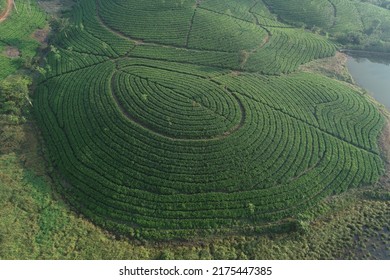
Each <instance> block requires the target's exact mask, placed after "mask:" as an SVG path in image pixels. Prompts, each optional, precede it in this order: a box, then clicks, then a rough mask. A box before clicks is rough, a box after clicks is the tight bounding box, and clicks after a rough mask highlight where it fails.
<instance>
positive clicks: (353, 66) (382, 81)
mask: <svg viewBox="0 0 390 280" xmlns="http://www.w3.org/2000/svg"><path fill="white" fill-rule="evenodd" d="M347 54H348V55H349V58H348V61H347V67H348V70H349V72H350V73H351V75H352V77H353V79H354V80H355V82H356V83H357V84H358V85H359V86H361V87H363V88H365V89H366V90H367V91H368V92H370V94H371V95H372V96H373V97H374V98H375V99H376V100H377V101H379V102H380V103H382V104H383V105H385V106H386V108H387V109H388V110H390V55H375V54H369V53H363V52H362V53H357V52H356V53H355V52H351V53H349V52H348V53H347Z"/></svg>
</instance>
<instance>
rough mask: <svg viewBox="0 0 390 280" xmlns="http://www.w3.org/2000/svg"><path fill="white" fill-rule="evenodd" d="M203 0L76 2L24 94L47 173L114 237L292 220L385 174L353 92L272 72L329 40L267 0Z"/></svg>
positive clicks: (379, 123)
mask: <svg viewBox="0 0 390 280" xmlns="http://www.w3.org/2000/svg"><path fill="white" fill-rule="evenodd" d="M211 2H212V1H202V2H196V1H175V0H171V1H161V2H158V3H156V2H155V1H142V2H140V1H119V0H115V1H108V0H107V1H106V0H99V1H94V0H87V1H82V2H79V3H77V4H76V5H75V7H74V11H72V13H71V17H70V19H69V21H63V22H62V23H61V22H60V23H58V24H57V25H55V28H56V30H57V33H58V34H57V36H56V37H55V40H54V41H53V42H54V45H52V46H51V47H50V53H49V55H48V57H47V65H46V68H45V70H44V71H42V74H43V75H42V77H41V79H40V82H39V85H38V87H37V90H36V98H35V100H34V108H35V112H36V113H37V119H38V122H39V124H40V126H41V128H42V131H43V136H44V139H45V142H46V145H47V147H48V150H49V155H50V161H51V162H52V164H53V166H54V167H55V168H56V170H58V171H59V173H55V174H54V175H53V176H54V178H56V180H57V181H59V182H60V184H61V187H60V193H61V194H62V195H64V197H65V198H66V200H67V201H68V202H69V204H70V205H72V207H74V208H75V209H77V210H78V211H80V212H81V213H82V214H83V215H85V216H86V217H88V218H89V219H91V220H92V221H93V222H95V223H96V224H98V225H100V226H103V227H104V228H106V229H109V230H112V231H114V232H115V233H119V234H123V235H125V236H128V237H135V238H155V239H176V238H181V239H188V238H190V237H191V238H193V236H194V234H199V235H202V236H205V235H206V236H207V235H214V234H216V233H219V234H225V233H229V234H232V233H236V234H243V233H245V234H252V233H262V232H284V231H290V230H293V229H296V228H297V225H298V224H299V223H297V221H299V218H298V217H299V215H301V213H303V212H304V211H306V210H307V209H311V208H312V207H313V206H315V205H317V204H318V203H320V202H321V201H323V199H324V198H326V197H328V196H330V195H335V194H338V193H342V192H344V191H345V190H347V189H349V188H352V187H357V186H361V185H367V184H372V183H374V182H376V181H377V180H378V179H379V178H380V176H381V175H382V174H383V172H384V164H383V161H382V159H381V156H380V151H379V148H378V145H377V141H378V135H379V133H380V131H381V130H382V127H383V124H384V119H383V117H382V115H381V114H380V113H379V112H378V111H377V109H376V107H375V106H374V105H373V104H372V103H370V102H369V101H368V100H367V98H366V97H365V96H364V95H362V94H360V93H359V92H357V91H355V90H353V89H351V88H350V87H348V86H346V85H344V84H341V83H339V82H336V81H334V80H331V79H329V78H325V77H322V76H319V75H314V74H309V73H301V72H296V73H293V74H289V75H280V74H282V73H286V74H287V73H292V72H294V71H296V70H297V69H298V67H299V66H300V65H301V64H303V63H306V62H309V61H311V60H313V59H316V58H322V57H327V56H332V55H333V54H334V53H335V46H334V44H332V43H331V42H329V41H328V40H327V39H326V38H324V37H322V36H320V35H317V34H313V33H310V32H308V31H305V30H303V29H300V28H293V27H291V26H288V25H286V24H282V23H281V24H273V22H277V18H276V17H274V16H273V15H272V14H271V13H270V12H269V10H268V9H267V6H266V5H265V4H264V3H265V2H264V3H263V2H260V1H259V2H258V3H256V2H252V3H250V2H251V1H243V3H242V5H239V6H238V5H237V4H236V2H235V1H227V2H226V5H222V4H221V2H218V1H216V2H213V3H211ZM262 18H264V19H265V20H261V19H262ZM263 23H268V24H263ZM340 24H341V23H340Z"/></svg>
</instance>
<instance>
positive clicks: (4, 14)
mask: <svg viewBox="0 0 390 280" xmlns="http://www.w3.org/2000/svg"><path fill="white" fill-rule="evenodd" d="M13 4H14V0H7V7H6V8H5V10H4V11H3V12H2V13H1V14H0V22H3V21H5V20H6V19H7V18H8V16H9V14H10V13H11V10H12V6H13Z"/></svg>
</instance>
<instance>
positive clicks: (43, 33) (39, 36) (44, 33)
mask: <svg viewBox="0 0 390 280" xmlns="http://www.w3.org/2000/svg"><path fill="white" fill-rule="evenodd" d="M49 33H50V30H49V28H45V29H37V30H36V31H35V32H34V33H33V34H32V37H33V39H35V40H37V41H38V42H39V43H41V46H42V47H43V48H45V47H47V37H48V35H49Z"/></svg>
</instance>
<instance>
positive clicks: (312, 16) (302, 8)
mask: <svg viewBox="0 0 390 280" xmlns="http://www.w3.org/2000/svg"><path fill="white" fill-rule="evenodd" d="M347 1H348V0H347ZM264 2H265V3H267V4H268V5H269V6H270V7H272V11H273V12H274V13H275V14H277V15H278V16H279V17H280V18H282V19H283V20H284V21H286V22H288V23H290V24H293V25H296V24H305V25H308V26H310V27H311V26H317V27H321V28H330V27H332V26H333V24H334V21H335V15H336V11H335V9H334V7H333V5H332V2H331V1H328V0H314V1H313V0H303V1H302V0H289V1H284V0H264Z"/></svg>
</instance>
